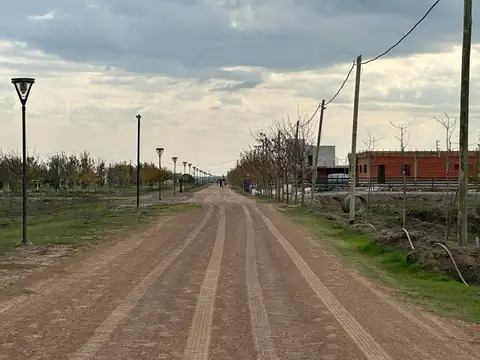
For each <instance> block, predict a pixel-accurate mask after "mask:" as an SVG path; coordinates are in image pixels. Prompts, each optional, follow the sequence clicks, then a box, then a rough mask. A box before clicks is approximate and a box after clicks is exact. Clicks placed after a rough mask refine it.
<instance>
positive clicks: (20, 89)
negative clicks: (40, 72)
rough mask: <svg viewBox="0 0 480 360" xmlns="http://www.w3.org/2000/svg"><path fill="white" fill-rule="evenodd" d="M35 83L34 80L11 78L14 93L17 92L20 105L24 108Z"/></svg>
mask: <svg viewBox="0 0 480 360" xmlns="http://www.w3.org/2000/svg"><path fill="white" fill-rule="evenodd" d="M34 83H35V79H34V78H13V79H12V84H13V86H15V91H16V92H17V95H18V99H19V100H20V103H21V104H22V105H23V106H25V105H26V104H27V100H28V95H30V90H31V89H32V85H33V84H34Z"/></svg>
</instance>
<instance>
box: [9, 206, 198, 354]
mask: <svg viewBox="0 0 480 360" xmlns="http://www.w3.org/2000/svg"><path fill="white" fill-rule="evenodd" d="M205 213H206V209H203V210H202V211H201V212H198V213H197V214H196V215H194V219H195V220H194V221H192V223H191V224H187V226H185V225H184V222H183V221H182V220H183V218H182V217H179V218H177V221H175V222H172V223H171V226H169V227H165V228H163V230H162V236H159V235H158V234H156V235H155V236H152V237H151V238H150V241H149V242H146V243H144V244H143V246H141V247H140V248H138V249H137V250H136V251H135V252H134V253H133V254H130V256H129V257H128V258H126V259H117V261H115V262H114V263H113V264H110V268H109V270H110V272H108V273H104V274H102V276H92V277H89V278H87V279H84V280H82V281H80V282H77V283H75V284H74V285H70V286H69V288H68V289H66V290H64V291H61V292H60V294H58V295H57V294H50V295H49V296H39V298H38V301H37V303H36V304H34V305H32V306H30V307H28V308H26V309H23V311H22V312H18V311H9V312H8V313H4V314H2V316H0V319H1V320H0V353H6V354H10V356H12V357H14V358H15V359H17V360H20V359H29V360H33V359H39V358H41V357H40V354H41V353H42V351H45V352H46V354H48V355H49V356H50V358H51V359H54V358H55V357H54V354H58V353H61V354H65V353H69V352H72V351H73V350H74V349H75V347H77V346H80V345H81V342H82V340H83V339H85V338H86V337H88V336H90V335H91V331H92V329H94V328H95V327H97V326H98V325H100V323H101V322H102V321H103V320H104V319H105V318H106V317H107V316H108V315H109V314H110V312H111V311H113V310H114V309H115V307H116V306H117V305H118V304H119V303H120V301H121V299H123V298H124V297H125V296H127V295H128V293H129V292H130V291H131V290H132V289H133V288H134V287H135V285H136V284H137V283H138V282H139V281H141V279H142V278H143V277H145V276H146V275H147V274H148V273H149V272H150V271H151V269H152V268H154V267H155V266H156V265H157V264H158V263H159V262H160V261H161V260H162V257H163V256H164V255H166V254H168V252H170V251H171V250H173V249H174V248H176V247H178V244H179V243H180V242H183V241H184V239H185V237H186V236H187V235H188V234H189V233H190V232H191V231H192V230H193V228H194V227H195V226H196V225H197V224H198V223H199V222H200V220H201V218H200V219H198V220H197V219H196V218H197V217H198V215H204V214H205ZM191 215H193V214H191ZM14 310H16V309H14ZM12 313H13V315H12ZM11 329H13V331H12V330H11ZM3 330H5V331H3ZM40 339H41V341H40ZM61 358H62V359H64V358H65V356H63V357H61Z"/></svg>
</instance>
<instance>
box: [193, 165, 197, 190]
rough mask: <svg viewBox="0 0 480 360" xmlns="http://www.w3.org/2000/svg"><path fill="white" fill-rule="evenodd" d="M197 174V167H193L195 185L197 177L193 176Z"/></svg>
mask: <svg viewBox="0 0 480 360" xmlns="http://www.w3.org/2000/svg"><path fill="white" fill-rule="evenodd" d="M196 173H197V167H196V166H194V167H193V183H194V184H195V185H197V176H196V175H195V174H196Z"/></svg>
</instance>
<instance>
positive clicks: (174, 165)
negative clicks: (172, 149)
mask: <svg viewBox="0 0 480 360" xmlns="http://www.w3.org/2000/svg"><path fill="white" fill-rule="evenodd" d="M177 159H178V157H176V156H174V157H172V160H173V196H175V180H176V174H175V173H176V172H177Z"/></svg>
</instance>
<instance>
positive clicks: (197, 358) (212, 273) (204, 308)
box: [183, 206, 226, 360]
mask: <svg viewBox="0 0 480 360" xmlns="http://www.w3.org/2000/svg"><path fill="white" fill-rule="evenodd" d="M225 226H226V214H225V208H224V207H223V206H220V219H219V222H218V229H217V237H216V240H215V246H214V248H213V252H212V256H211V258H210V263H209V264H208V268H207V273H206V275H205V279H204V280H203V284H202V287H201V290H200V295H199V297H198V302H197V308H196V310H195V314H194V315H193V321H192V326H191V328H190V333H189V336H188V339H187V344H186V347H185V352H184V354H183V359H184V360H208V349H209V346H210V337H211V333H212V321H213V313H214V311H215V295H216V290H217V282H218V277H219V275H220V265H221V263H222V255H223V245H224V242H225Z"/></svg>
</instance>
